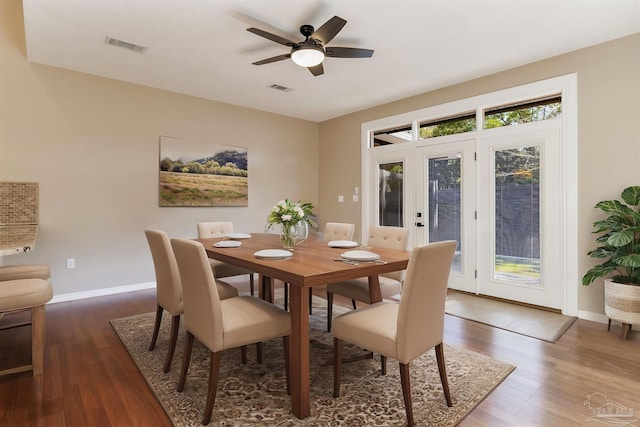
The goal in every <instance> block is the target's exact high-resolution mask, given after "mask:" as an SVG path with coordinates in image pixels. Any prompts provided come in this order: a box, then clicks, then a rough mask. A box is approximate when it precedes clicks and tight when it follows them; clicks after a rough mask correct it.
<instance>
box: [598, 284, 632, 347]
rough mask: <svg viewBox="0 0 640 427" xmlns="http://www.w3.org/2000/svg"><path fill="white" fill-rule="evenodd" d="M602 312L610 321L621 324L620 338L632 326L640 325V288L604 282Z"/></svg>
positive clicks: (623, 336) (624, 335)
mask: <svg viewBox="0 0 640 427" xmlns="http://www.w3.org/2000/svg"><path fill="white" fill-rule="evenodd" d="M604 312H605V314H606V315H607V317H608V318H609V319H611V320H615V321H618V322H620V323H622V338H623V339H624V338H626V337H627V334H628V333H629V329H630V328H631V325H633V324H640V286H637V285H625V284H621V283H616V282H612V281H611V280H609V279H605V281H604Z"/></svg>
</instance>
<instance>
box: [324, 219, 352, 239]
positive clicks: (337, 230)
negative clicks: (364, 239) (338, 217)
mask: <svg viewBox="0 0 640 427" xmlns="http://www.w3.org/2000/svg"><path fill="white" fill-rule="evenodd" d="M355 229H356V226H355V224H347V223H342V222H328V223H326V224H325V226H324V232H323V233H322V240H324V241H325V242H330V241H331V240H351V239H353V232H354V231H355Z"/></svg>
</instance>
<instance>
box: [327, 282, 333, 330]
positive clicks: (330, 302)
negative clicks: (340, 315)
mask: <svg viewBox="0 0 640 427" xmlns="http://www.w3.org/2000/svg"><path fill="white" fill-rule="evenodd" d="M332 319H333V292H328V291H327V332H331V320H332Z"/></svg>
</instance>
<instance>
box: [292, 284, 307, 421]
mask: <svg viewBox="0 0 640 427" xmlns="http://www.w3.org/2000/svg"><path fill="white" fill-rule="evenodd" d="M289 310H291V336H290V338H289V378H290V381H291V410H292V411H293V414H294V415H295V416H296V417H298V418H300V419H302V418H306V417H308V416H309V414H310V405H311V403H310V396H309V292H308V291H307V289H306V288H302V287H300V286H295V285H290V286H289Z"/></svg>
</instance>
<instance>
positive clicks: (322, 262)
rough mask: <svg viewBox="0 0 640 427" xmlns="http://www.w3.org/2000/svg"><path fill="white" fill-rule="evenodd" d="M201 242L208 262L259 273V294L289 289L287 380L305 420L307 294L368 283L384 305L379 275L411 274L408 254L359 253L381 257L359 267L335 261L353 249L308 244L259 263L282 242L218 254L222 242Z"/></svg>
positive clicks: (245, 244) (271, 239)
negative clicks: (276, 285)
mask: <svg viewBox="0 0 640 427" xmlns="http://www.w3.org/2000/svg"><path fill="white" fill-rule="evenodd" d="M196 240H197V241H199V242H201V243H202V244H203V245H204V247H205V249H206V251H207V254H208V256H209V258H212V259H216V260H219V261H223V262H225V263H228V264H232V265H237V266H239V267H244V268H246V269H249V270H251V271H255V272H256V273H258V274H259V277H260V287H261V289H260V291H261V295H264V296H265V298H266V299H268V300H271V301H273V294H272V289H273V280H274V279H279V280H282V281H283V282H286V283H289V285H290V286H289V289H290V296H289V307H290V312H291V335H290V338H289V379H290V386H291V409H292V412H293V414H294V415H295V416H296V417H298V418H300V419H302V418H306V417H308V416H309V414H310V407H311V403H310V396H309V387H310V386H309V298H310V292H309V288H313V287H319V286H324V285H327V284H329V283H336V282H341V281H344V280H349V279H356V278H359V277H368V278H369V293H370V296H371V301H372V302H378V301H381V300H382V296H381V294H380V283H379V281H378V275H379V274H382V273H389V272H392V271H398V270H404V269H406V268H407V264H408V262H409V256H410V253H409V252H408V251H401V250H395V249H386V248H379V247H359V248H355V249H359V250H367V251H370V252H374V253H376V254H378V255H380V259H379V260H378V261H366V262H357V264H352V263H346V262H341V261H336V260H337V259H339V258H340V255H341V254H342V253H343V252H345V251H347V250H350V249H345V248H333V247H330V246H328V244H327V242H324V241H320V240H314V239H307V240H305V241H303V242H301V243H300V244H298V245H297V246H296V247H295V249H294V250H293V251H292V252H293V255H292V256H291V257H289V258H284V259H264V258H258V257H256V256H255V255H254V254H255V253H256V252H257V251H260V250H263V249H281V248H282V247H281V245H280V237H279V236H278V235H275V234H251V237H250V238H246V239H242V240H241V243H242V244H241V246H239V247H233V248H218V247H215V246H214V244H215V243H216V242H219V241H220V240H222V239H221V238H210V239H196Z"/></svg>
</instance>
